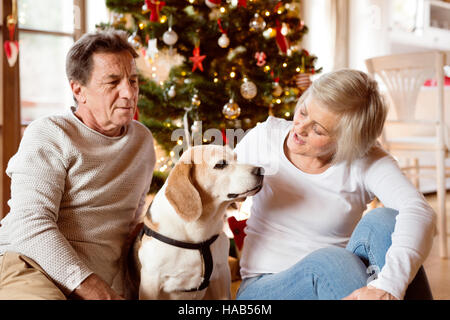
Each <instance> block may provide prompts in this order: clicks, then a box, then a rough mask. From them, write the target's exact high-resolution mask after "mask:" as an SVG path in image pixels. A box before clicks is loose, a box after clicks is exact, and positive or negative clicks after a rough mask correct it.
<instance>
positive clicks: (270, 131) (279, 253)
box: [235, 117, 435, 299]
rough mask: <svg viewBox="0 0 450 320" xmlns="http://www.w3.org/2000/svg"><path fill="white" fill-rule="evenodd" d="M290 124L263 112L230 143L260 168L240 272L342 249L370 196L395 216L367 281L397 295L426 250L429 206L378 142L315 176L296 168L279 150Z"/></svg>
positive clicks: (431, 221)
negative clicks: (387, 243) (374, 274)
mask: <svg viewBox="0 0 450 320" xmlns="http://www.w3.org/2000/svg"><path fill="white" fill-rule="evenodd" d="M291 127H292V121H286V120H284V119H278V118H274V117H269V118H268V119H267V120H266V121H265V122H264V123H261V124H259V125H257V126H256V127H255V128H253V129H252V130H250V131H249V132H248V133H247V134H246V135H245V137H244V138H243V139H242V140H241V141H240V143H238V145H237V146H236V148H235V152H236V153H237V155H238V161H240V162H246V163H250V164H253V165H258V166H262V167H264V169H265V178H264V186H263V188H262V190H261V191H260V192H259V193H258V194H256V195H255V196H254V197H253V199H252V206H251V211H250V217H249V219H248V221H247V228H246V230H245V232H246V234H247V236H246V238H245V240H244V247H243V252H242V257H241V275H242V277H243V278H248V277H252V276H256V275H258V274H262V273H277V272H280V271H283V270H285V269H288V268H289V267H291V266H292V265H294V264H295V263H297V262H298V261H300V260H301V259H302V258H304V257H305V256H306V255H308V254H309V253H311V252H313V251H315V250H317V249H320V248H323V247H327V246H338V247H345V246H346V244H347V243H348V241H349V239H350V236H351V234H352V232H353V230H354V228H355V227H356V225H357V223H358V222H359V220H360V219H361V217H362V214H363V212H364V211H365V210H366V208H367V204H368V203H369V202H370V201H371V200H372V199H373V198H374V197H375V196H376V197H377V198H378V199H379V200H380V201H381V202H382V203H383V204H384V206H385V207H389V208H393V209H395V210H398V211H399V214H398V216H397V220H396V225H395V230H394V232H393V234H392V245H391V247H390V248H389V250H388V252H387V253H386V262H385V265H384V267H383V268H382V269H381V271H380V273H379V274H378V278H377V279H376V280H373V281H372V282H370V285H372V286H374V287H376V288H379V289H382V290H385V291H387V292H389V293H391V294H392V295H394V296H395V297H397V298H399V299H403V297H404V294H405V291H406V288H407V286H408V284H409V283H410V282H411V281H412V279H413V278H414V276H415V274H416V273H417V271H418V269H419V267H420V266H421V265H422V264H423V262H424V260H425V258H426V257H427V255H428V254H429V251H430V249H431V246H432V241H433V236H434V234H435V213H434V211H433V209H432V208H431V207H430V206H429V204H428V203H427V202H426V200H425V199H424V197H423V195H422V194H421V193H420V192H418V191H417V189H416V188H415V187H414V186H413V185H412V184H411V182H410V181H409V180H408V179H407V178H406V177H405V176H404V174H403V173H402V172H401V170H400V168H399V167H398V165H397V162H396V161H395V160H394V159H393V158H392V157H391V156H390V155H388V154H387V153H386V152H385V151H383V150H382V149H381V148H380V147H374V148H373V149H372V150H371V151H370V152H369V154H368V155H367V156H365V157H364V158H361V159H359V160H357V161H355V162H354V163H351V164H345V163H339V164H336V165H333V166H331V167H330V168H328V169H327V170H326V171H325V172H323V173H320V174H308V173H305V172H302V171H301V170H300V169H298V168H297V167H295V166H294V165H293V164H292V163H291V162H290V161H289V160H288V158H287V157H286V155H285V153H284V148H283V144H284V141H285V139H286V137H287V135H288V133H289V130H290V129H291Z"/></svg>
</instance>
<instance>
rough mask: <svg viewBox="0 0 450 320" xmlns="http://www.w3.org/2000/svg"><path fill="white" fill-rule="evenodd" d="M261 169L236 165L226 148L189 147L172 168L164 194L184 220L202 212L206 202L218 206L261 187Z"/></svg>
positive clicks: (193, 218) (240, 197) (208, 146)
mask: <svg viewBox="0 0 450 320" xmlns="http://www.w3.org/2000/svg"><path fill="white" fill-rule="evenodd" d="M262 182H263V170H262V168H260V167H255V166H251V165H246V164H239V163H237V160H236V155H235V154H234V153H233V151H232V150H231V149H230V148H228V147H222V146H216V145H207V146H196V147H192V148H190V149H188V150H187V151H186V152H185V153H184V154H183V155H182V156H181V158H180V160H179V161H178V163H177V164H176V165H175V167H174V168H173V169H172V171H171V173H170V175H169V177H168V179H167V187H166V190H165V195H166V198H167V199H168V201H169V202H170V204H171V205H172V206H173V208H174V209H175V211H176V212H177V213H178V214H179V215H180V216H181V217H182V218H183V219H184V220H185V221H188V222H190V221H195V220H197V219H198V218H200V216H201V215H202V211H203V207H204V205H205V204H206V203H208V204H213V205H216V206H219V205H221V204H223V203H231V202H234V201H239V200H243V199H245V197H247V196H252V195H254V194H256V193H257V192H258V191H259V190H261V188H262Z"/></svg>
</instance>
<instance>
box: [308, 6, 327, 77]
mask: <svg viewBox="0 0 450 320" xmlns="http://www.w3.org/2000/svg"><path fill="white" fill-rule="evenodd" d="M332 1H334V0H332ZM302 4H303V20H304V21H305V25H306V26H307V27H308V28H309V33H308V34H306V35H305V37H304V38H303V41H302V46H303V47H304V48H305V49H306V50H308V51H309V52H310V53H311V54H314V55H316V56H317V63H316V66H317V67H323V73H325V72H329V71H331V70H332V68H333V56H332V55H331V52H332V50H333V44H332V42H331V39H330V35H331V32H330V29H331V27H332V26H331V24H330V19H329V12H330V10H331V6H330V0H304V1H303V2H302Z"/></svg>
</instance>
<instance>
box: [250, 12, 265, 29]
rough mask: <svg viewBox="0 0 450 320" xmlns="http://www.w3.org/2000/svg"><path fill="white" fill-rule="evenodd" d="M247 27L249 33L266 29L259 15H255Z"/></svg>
mask: <svg viewBox="0 0 450 320" xmlns="http://www.w3.org/2000/svg"><path fill="white" fill-rule="evenodd" d="M249 27H250V31H256V32H260V31H263V30H264V28H265V27H266V22H265V21H264V19H263V18H262V17H261V16H260V15H259V14H257V13H255V15H254V16H253V18H252V19H251V20H250V24H249Z"/></svg>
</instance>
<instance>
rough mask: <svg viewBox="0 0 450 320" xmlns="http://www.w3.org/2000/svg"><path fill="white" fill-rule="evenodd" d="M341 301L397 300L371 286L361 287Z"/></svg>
mask: <svg viewBox="0 0 450 320" xmlns="http://www.w3.org/2000/svg"><path fill="white" fill-rule="evenodd" d="M342 300H398V299H397V298H396V297H394V296H393V295H391V294H390V293H389V292H386V291H384V290H381V289H377V288H375V287H372V286H367V287H363V288H361V289H358V290H355V291H353V292H352V293H351V294H350V295H348V296H346V297H345V298H344V299H342Z"/></svg>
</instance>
